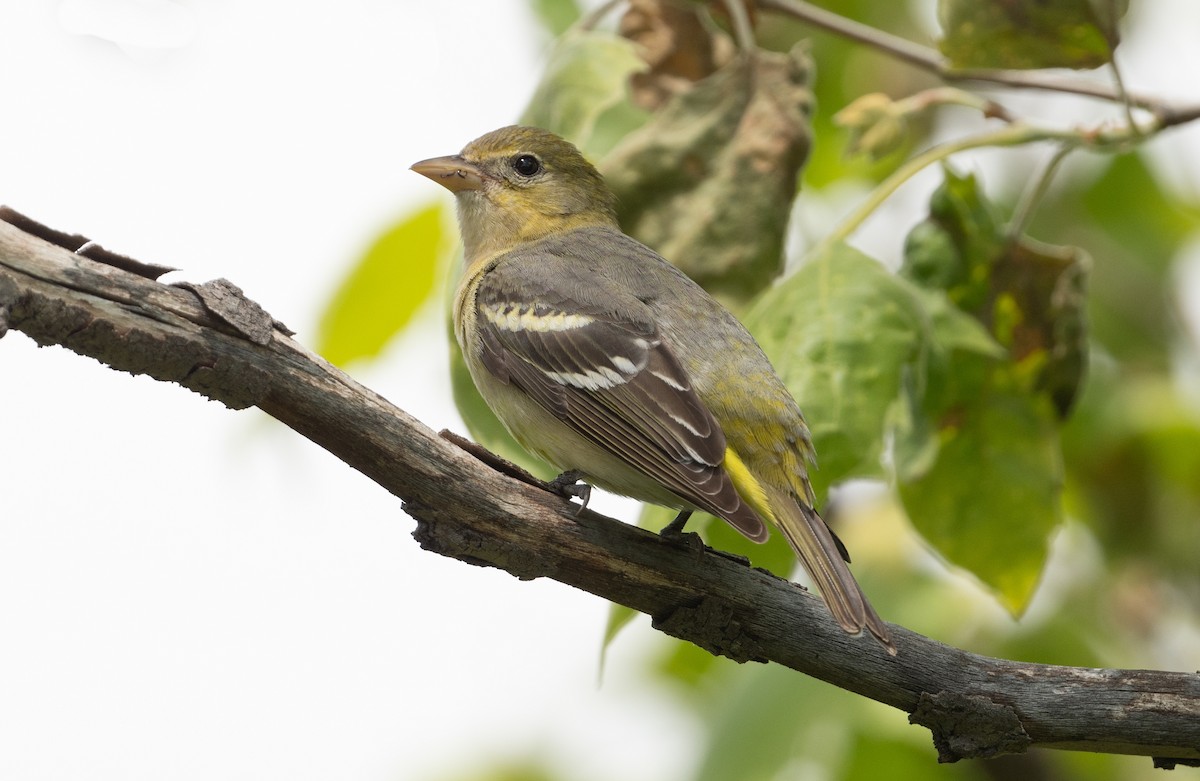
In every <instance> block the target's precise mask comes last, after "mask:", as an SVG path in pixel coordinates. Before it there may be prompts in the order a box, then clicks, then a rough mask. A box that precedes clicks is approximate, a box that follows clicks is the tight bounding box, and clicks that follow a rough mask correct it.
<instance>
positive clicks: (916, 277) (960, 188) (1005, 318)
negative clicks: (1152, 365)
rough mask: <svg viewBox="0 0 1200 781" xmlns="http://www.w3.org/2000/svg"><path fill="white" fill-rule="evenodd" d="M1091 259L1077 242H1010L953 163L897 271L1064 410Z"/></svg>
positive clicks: (1082, 336)
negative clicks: (967, 319) (988, 341)
mask: <svg viewBox="0 0 1200 781" xmlns="http://www.w3.org/2000/svg"><path fill="white" fill-rule="evenodd" d="M1090 268H1091V262H1090V260H1089V259H1088V258H1087V256H1086V255H1085V254H1084V253H1083V252H1082V251H1081V250H1079V249H1077V248H1075V247H1055V246H1051V245H1049V244H1044V243H1042V242H1037V241H1033V240H1032V239H1029V238H1027V237H1020V238H1018V239H1017V240H1013V239H1012V238H1011V237H1010V236H1008V234H1007V232H1006V230H1005V229H1004V227H1003V226H1002V225H1001V221H1000V219H999V218H998V217H997V215H996V214H995V210H994V209H993V207H992V206H991V204H990V203H988V202H987V201H986V200H985V199H984V198H983V197H982V195H981V193H980V191H979V185H978V182H977V181H976V180H975V177H973V176H958V175H956V174H955V173H954V172H953V171H952V170H950V169H949V168H947V169H945V179H944V181H943V183H942V185H941V186H940V187H939V188H938V189H937V190H936V191H935V192H934V194H933V196H932V198H931V199H930V208H929V219H928V220H926V221H925V222H923V223H921V224H920V225H918V226H917V227H916V228H914V229H913V231H912V232H911V233H910V234H909V237H908V240H907V242H906V244H905V256H904V265H903V267H902V269H901V274H902V275H904V276H905V277H907V278H909V279H912V280H913V281H915V282H917V283H918V284H920V285H921V286H922V287H924V288H926V289H930V290H939V291H945V292H946V294H947V296H949V299H950V301H952V302H954V303H955V304H957V305H958V307H959V308H961V309H962V310H965V311H966V312H968V313H970V314H971V315H972V316H974V317H975V318H976V319H977V320H978V321H979V322H980V323H982V324H983V325H984V326H985V327H986V328H987V329H988V330H989V331H990V332H991V334H992V336H993V337H994V338H995V339H996V340H997V341H998V342H999V343H1000V344H1001V345H1003V346H1004V347H1005V349H1006V350H1007V352H1008V354H1009V357H1010V358H1011V359H1012V361H1013V362H1014V364H1015V365H1016V367H1017V368H1019V370H1020V372H1021V373H1022V374H1023V376H1024V377H1025V378H1026V386H1027V387H1028V388H1030V389H1032V390H1039V391H1046V392H1047V393H1049V394H1050V396H1051V397H1052V398H1053V399H1054V403H1055V406H1056V407H1057V408H1058V410H1059V413H1060V414H1061V415H1063V416H1065V415H1066V414H1067V412H1068V411H1069V410H1070V408H1071V405H1072V403H1073V402H1074V399H1075V396H1076V394H1077V393H1078V390H1079V385H1080V383H1081V382H1082V379H1083V375H1084V370H1085V367H1086V361H1087V326H1086V321H1085V314H1086V304H1087V301H1086V295H1085V289H1086V286H1087V279H1088V274H1089V271H1090Z"/></svg>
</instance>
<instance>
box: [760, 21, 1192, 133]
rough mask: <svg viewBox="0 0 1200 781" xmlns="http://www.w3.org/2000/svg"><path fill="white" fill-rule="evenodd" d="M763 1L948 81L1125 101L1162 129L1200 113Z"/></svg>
mask: <svg viewBox="0 0 1200 781" xmlns="http://www.w3.org/2000/svg"><path fill="white" fill-rule="evenodd" d="M759 6H760V7H761V8H763V9H765V10H772V11H777V12H779V13H783V14H787V15H788V16H792V17H794V18H796V19H799V20H801V21H802V22H805V23H807V24H810V25H812V26H814V27H819V28H821V29H822V30H825V31H827V32H830V33H833V34H834V35H839V36H841V37H843V38H848V39H849V40H852V41H858V42H859V43H862V44H865V45H867V46H870V47H871V48H873V49H876V50H878V51H881V52H883V53H884V54H888V55H890V56H892V57H895V58H896V59H899V60H903V61H904V62H907V63H909V64H910V65H913V66H915V67H917V68H921V69H922V70H926V71H929V72H931V73H933V74H935V75H937V76H938V77H939V78H941V79H943V80H944V81H948V82H958V81H984V82H990V83H992V84H999V85H1002V86H1006V87H1019V88H1023V89H1037V90H1047V91H1052V92H1065V93H1069V94H1073V95H1082V96H1084V97H1089V98H1097V99H1100V100H1107V101H1112V102H1126V103H1128V104H1129V105H1133V106H1136V107H1138V108H1142V109H1145V110H1147V111H1150V112H1152V113H1153V114H1154V115H1155V117H1156V118H1157V119H1158V120H1159V126H1160V128H1166V127H1171V126H1172V125H1178V124H1182V123H1184V122H1190V121H1192V120H1194V119H1197V118H1200V105H1184V106H1178V105H1174V104H1172V103H1171V102H1169V101H1166V100H1163V99H1162V98H1159V97H1154V96H1150V95H1141V94H1138V93H1133V92H1130V93H1123V91H1122V90H1120V89H1118V88H1115V87H1113V86H1110V85H1106V84H1098V83H1095V82H1090V81H1082V80H1080V79H1071V78H1063V77H1061V76H1058V75H1056V74H1052V73H1046V72H1044V71H1018V70H1003V69H1000V68H963V69H955V68H954V67H952V66H951V65H950V63H949V62H948V61H947V60H946V58H945V57H943V56H942V55H941V54H940V53H939V52H938V51H936V50H935V49H931V48H929V47H927V46H921V45H920V44H917V43H913V42H912V41H910V40H907V39H905V38H901V37H899V36H896V35H892V34H891V33H887V32H884V31H882V30H878V29H876V28H874V27H871V26H869V25H865V24H862V23H861V22H856V21H854V20H853V19H847V18H846V17H844V16H839V15H838V14H835V13H832V12H830V11H826V10H825V9H823V8H818V7H817V6H814V5H812V4H810V3H806V2H804V0H759Z"/></svg>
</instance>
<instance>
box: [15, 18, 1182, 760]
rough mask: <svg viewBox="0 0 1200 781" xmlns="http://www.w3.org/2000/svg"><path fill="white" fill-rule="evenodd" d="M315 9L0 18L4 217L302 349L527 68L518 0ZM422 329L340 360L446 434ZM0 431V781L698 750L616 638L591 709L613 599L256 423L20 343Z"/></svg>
mask: <svg viewBox="0 0 1200 781" xmlns="http://www.w3.org/2000/svg"><path fill="white" fill-rule="evenodd" d="M1152 5H1156V6H1160V7H1161V6H1162V5H1167V4H1160V3H1157V2H1156V3H1153V4H1152ZM1170 5H1171V6H1173V7H1174V13H1175V15H1174V16H1170V15H1166V16H1164V21H1163V22H1161V23H1160V24H1157V25H1155V26H1153V27H1151V28H1150V30H1149V35H1151V36H1159V37H1158V38H1151V40H1153V41H1154V42H1155V44H1156V45H1159V46H1161V47H1162V50H1163V51H1173V52H1174V53H1176V54H1186V55H1187V56H1189V57H1192V63H1191V66H1189V67H1183V66H1181V65H1179V63H1180V62H1181V60H1179V59H1175V60H1174V66H1173V67H1174V69H1175V70H1174V72H1173V73H1168V74H1165V75H1164V73H1161V72H1155V71H1154V70H1153V69H1152V66H1150V65H1146V66H1145V67H1143V68H1142V69H1141V70H1138V68H1137V67H1133V68H1132V69H1131V72H1130V73H1128V74H1127V75H1128V76H1129V77H1130V80H1131V82H1133V83H1134V84H1135V85H1138V86H1141V87H1143V88H1146V89H1154V90H1155V91H1158V92H1161V93H1163V94H1174V95H1176V96H1178V97H1181V98H1182V97H1187V96H1188V94H1189V93H1190V94H1192V95H1195V88H1194V84H1193V83H1191V82H1190V81H1189V80H1188V78H1187V77H1185V76H1178V75H1176V74H1178V73H1179V72H1180V71H1183V72H1185V73H1191V74H1195V73H1197V72H1200V68H1198V67H1194V66H1195V64H1196V63H1195V57H1196V50H1197V48H1198V47H1195V46H1194V36H1195V35H1196V34H1197V33H1196V32H1195V31H1197V30H1200V20H1197V18H1196V17H1197V15H1198V14H1197V13H1196V11H1195V5H1193V4H1192V3H1191V1H1190V0H1180V1H1179V2H1174V3H1171V4H1170ZM320 8H321V9H323V10H315V9H318V5H317V4H306V3H286V2H280V1H279V0H276V1H275V2H266V1H265V0H264V1H256V2H235V1H234V0H223V1H214V2H206V3H202V2H198V1H194V0H193V1H191V2H178V3H171V2H167V0H141V1H140V2H139V1H138V0H91V1H90V2H88V1H87V0H62V1H61V2H58V1H56V0H41V1H39V2H34V1H33V0H21V2H17V1H16V0H8V1H7V2H5V3H4V4H3V7H2V9H0V80H2V83H3V84H4V87H5V105H6V108H7V110H6V111H5V112H4V119H3V124H0V202H2V203H5V204H8V205H10V206H12V207H14V208H16V209H18V210H19V211H22V212H24V213H26V214H28V215H29V216H31V217H33V218H34V219H37V220H40V221H42V222H44V223H46V224H48V225H50V226H52V227H54V228H58V229H61V230H65V231H68V232H79V233H83V234H86V235H88V236H90V237H91V238H93V239H95V240H97V241H99V242H100V243H101V244H103V245H104V246H105V247H108V248H110V249H112V250H114V251H117V252H122V253H125V254H129V255H132V256H133V257H135V258H138V259H141V260H145V261H149V262H156V263H165V264H168V265H172V266H176V267H179V268H180V269H182V272H181V273H179V274H176V275H172V277H170V279H172V280H179V279H186V280H190V281H196V282H202V281H206V280H209V279H213V278H216V277H227V278H229V279H230V280H232V281H234V282H235V283H237V284H238V285H240V286H241V287H242V288H243V289H245V291H246V292H247V294H248V295H249V296H250V297H252V298H254V299H256V300H258V301H259V302H260V303H262V304H263V305H264V306H265V307H266V308H267V309H268V311H270V312H271V313H272V314H273V315H275V316H276V317H278V318H279V319H281V320H283V321H284V322H286V323H287V324H289V325H290V326H291V327H293V328H295V329H297V331H298V332H299V333H298V336H297V338H298V339H299V340H301V341H303V342H305V343H308V344H311V343H312V340H313V333H314V326H315V322H316V318H317V314H318V310H319V307H320V306H321V305H322V304H323V302H324V301H325V300H326V299H327V297H328V295H329V293H330V291H331V290H332V289H333V287H334V286H335V285H336V284H337V282H338V280H339V279H340V278H341V276H342V274H343V273H344V272H345V270H346V267H347V264H348V263H349V262H351V260H352V259H353V258H355V257H356V256H357V254H358V253H359V252H360V251H361V250H362V249H363V248H364V245H365V244H366V243H367V242H368V241H369V240H370V239H371V237H373V236H374V235H376V234H377V233H378V232H379V231H381V230H383V229H385V228H386V227H387V226H388V225H390V224H391V223H392V222H393V221H394V220H395V219H396V218H397V217H398V216H400V215H401V214H402V213H404V212H405V211H406V210H407V209H408V208H409V207H411V206H413V205H416V204H418V203H421V202H424V201H427V200H429V199H431V198H434V197H444V196H442V195H441V194H440V193H438V192H435V191H436V188H435V187H434V186H433V185H431V184H430V183H429V182H428V181H426V180H424V179H422V178H421V177H419V176H417V175H415V174H412V173H410V172H408V170H407V167H408V165H409V164H410V163H412V162H413V161H415V160H418V159H422V158H425V157H430V156H433V155H439V154H447V153H451V152H455V151H457V150H458V149H459V148H461V146H462V145H463V144H464V143H466V142H467V141H469V140H470V139H472V138H474V137H475V136H477V135H479V134H481V133H483V132H485V131H487V130H490V129H492V128H494V127H498V126H500V125H503V124H507V123H509V122H511V121H513V120H514V119H515V117H516V116H517V114H518V112H519V111H520V109H521V108H522V107H523V105H524V103H525V101H526V99H527V98H528V96H529V94H530V93H531V91H532V88H533V85H534V84H535V82H536V79H537V76H538V72H539V65H540V62H539V51H540V48H541V46H540V43H541V40H540V39H539V38H538V37H537V36H538V31H537V28H536V26H535V25H534V24H533V22H532V20H531V18H530V17H529V13H528V11H527V10H526V3H525V2H524V0H507V1H506V2H499V1H498V0H442V1H441V2H417V1H416V0H392V1H391V2H387V1H386V0H356V1H354V2H347V3H340V4H333V3H327V4H322V5H321V6H320ZM1184 9H1186V10H1187V13H1190V14H1191V19H1190V21H1186V22H1181V21H1179V19H1180V15H1181V14H1184ZM87 32H91V33H92V34H91V35H88V34H83V33H87ZM1162 36H1174V37H1173V39H1171V38H1163V37H1162ZM106 39H107V40H106ZM114 39H115V40H117V41H118V42H121V43H125V44H126V45H125V46H118V45H117V44H116V43H114V42H113V41H114ZM1164 40H1167V41H1168V43H1165V44H1164V43H1163V41H1164ZM1169 40H1175V41H1177V42H1179V43H1178V44H1177V45H1176V44H1171V43H1169ZM1189 41H1190V43H1189ZM1184 44H1187V45H1186V46H1184ZM1140 45H1141V47H1142V48H1141V51H1142V52H1143V53H1144V54H1143V56H1144V55H1147V54H1150V53H1151V52H1150V49H1151V48H1152V47H1149V46H1147V45H1146V44H1140ZM1138 46H1139V44H1138V42H1136V41H1131V42H1129V44H1128V45H1127V48H1126V49H1125V51H1124V54H1126V55H1129V58H1130V59H1131V60H1137V56H1138V55H1137V53H1138V51H1139V49H1138V48H1137V47H1138ZM1180 47H1184V48H1180ZM1146 62H1147V63H1149V62H1151V60H1150V59H1149V58H1148V57H1147V58H1146ZM1187 135H1188V136H1190V139H1191V141H1190V143H1191V144H1192V149H1193V151H1194V149H1195V141H1196V133H1195V132H1192V131H1191V130H1189V131H1188V133H1187ZM1175 137H1176V138H1178V139H1182V138H1184V137H1185V134H1184V133H1182V132H1178V131H1177V133H1176V134H1175ZM1176 143H1177V142H1176V141H1173V140H1170V139H1168V144H1176ZM1160 148H1163V149H1166V148H1169V146H1167V145H1162V146H1160ZM1187 161H1188V162H1187V164H1186V165H1183V166H1180V170H1181V171H1182V173H1181V177H1180V181H1181V184H1182V185H1184V186H1191V187H1194V186H1195V185H1196V181H1197V180H1196V177H1195V172H1196V167H1195V156H1194V155H1193V156H1192V157H1190V158H1187ZM1189 172H1190V173H1189ZM896 235H898V234H897V233H896V232H895V230H894V229H892V230H890V231H888V237H889V240H890V241H891V243H892V244H894V243H895V236H896ZM891 251H893V252H894V251H895V249H894V247H893V248H892V250H891ZM437 318H438V315H436V314H431V315H430V316H429V317H427V318H426V324H425V327H424V330H422V331H420V332H418V333H416V334H412V335H410V336H409V337H408V338H406V339H405V340H402V343H400V344H398V345H396V346H395V348H394V349H393V350H392V352H391V354H390V356H389V357H388V359H387V360H386V361H384V362H382V363H381V364H380V365H379V366H377V367H375V368H372V369H370V370H358V371H355V372H354V373H355V374H356V376H357V377H358V378H359V379H360V380H362V381H363V382H365V383H366V384H368V385H370V386H371V387H373V388H375V389H376V390H378V391H379V392H381V393H383V394H384V395H385V396H387V397H388V398H389V399H391V400H392V401H393V402H395V403H396V404H397V405H399V406H400V407H402V408H404V409H406V410H407V411H409V412H411V413H412V414H414V415H415V416H417V417H418V418H420V419H421V420H423V421H424V422H425V423H426V424H428V425H429V426H430V427H432V428H435V429H437V428H443V427H450V428H456V429H459V430H461V424H460V423H459V421H458V418H457V414H456V413H455V412H454V411H453V408H452V406H451V405H450V402H449V390H448V383H447V380H446V370H445V353H444V348H443V346H442V341H441V340H442V338H443V337H442V331H441V326H440V323H439V322H438V320H437ZM0 442H2V443H3V445H4V451H5V454H6V458H5V459H4V461H3V465H2V467H0V778H4V779H85V778H86V779H109V778H120V779H130V780H133V779H161V778H171V779H181V780H186V779H211V778H221V779H225V780H228V781H236V780H238V779H265V778H289V779H329V778H339V779H364V780H372V781H373V780H374V779H416V778H439V777H443V776H444V775H445V774H448V773H452V772H453V771H455V770H465V769H468V768H472V767H475V766H478V765H483V764H485V763H487V762H488V761H489V760H490V759H492V758H495V757H520V756H523V755H525V754H527V753H537V752H541V751H545V752H547V754H548V755H549V756H550V758H551V760H552V761H553V762H554V763H555V764H557V766H559V767H560V768H562V769H563V770H564V772H565V773H569V774H570V777H572V778H577V779H583V780H584V781H590V779H601V778H622V779H631V780H632V781H638V779H647V780H649V779H663V778H669V777H673V776H676V775H677V774H678V773H679V772H681V771H683V770H685V769H686V767H687V763H688V762H689V761H690V758H691V756H692V753H693V746H692V741H693V740H694V739H695V736H696V734H697V732H696V730H695V728H694V726H693V725H691V724H689V723H688V722H687V720H686V718H684V717H682V716H681V715H679V714H677V713H675V712H674V711H672V710H671V709H670V708H669V706H668V705H666V704H664V703H663V702H661V701H660V700H659V699H658V698H656V697H655V696H654V694H653V693H652V692H651V693H645V692H644V691H643V690H642V688H641V682H640V681H639V680H637V678H636V672H634V671H633V668H634V667H635V665H632V664H622V663H621V660H622V658H628V657H629V656H632V655H636V654H638V653H639V652H640V651H641V647H640V643H641V642H642V641H641V640H639V639H638V633H633V634H632V635H631V636H626V637H624V638H622V640H621V642H619V643H618V644H617V646H616V648H615V652H614V654H615V655H614V658H612V659H610V664H609V669H608V674H607V677H606V682H605V685H604V686H603V688H600V689H597V687H596V685H595V680H596V659H597V650H598V645H599V640H600V635H601V631H602V627H603V621H604V616H605V611H606V605H605V603H603V602H602V601H601V600H599V599H596V598H593V597H590V596H588V595H584V594H581V593H580V592H577V591H574V590H571V589H569V588H567V587H565V586H560V585H558V584H555V583H551V582H534V583H520V582H518V581H516V580H515V579H513V578H512V577H510V576H508V575H507V574H504V573H500V572H497V571H495V570H482V569H477V568H472V567H468V566H466V565H464V564H462V563H459V562H456V561H451V560H448V559H443V558H441V557H438V556H436V555H432V554H429V553H425V552H423V551H421V550H420V549H419V547H418V546H417V545H416V543H415V542H414V541H413V540H412V539H411V537H410V534H411V532H412V529H413V526H414V524H413V522H412V521H411V520H409V519H408V518H407V517H406V516H404V515H403V514H402V513H401V511H400V507H399V502H397V501H396V500H395V499H394V498H393V497H391V496H390V495H388V494H387V493H386V492H384V491H383V490H382V489H380V488H378V487H377V486H375V485H374V484H373V483H371V482H369V481H368V480H367V479H366V478H363V477H362V476H360V475H358V474H357V473H356V472H354V471H352V470H351V469H350V468H349V467H346V466H344V465H343V464H342V463H341V462H339V461H337V460H336V459H334V458H333V457H331V456H329V455H327V454H326V453H324V452H323V451H321V450H320V449H318V448H317V447H315V446H313V445H311V444H309V443H308V442H307V441H306V440H304V439H302V438H301V437H299V436H298V435H295V434H293V433H292V432H290V431H288V430H286V429H285V428H283V427H282V426H280V425H277V424H274V423H273V422H271V421H269V420H268V419H266V417H265V416H263V415H262V414H261V413H258V412H257V411H247V412H241V413H232V412H229V411H228V410H226V409H224V408H223V407H221V406H220V405H218V404H216V403H213V402H208V401H205V400H203V399H202V398H200V397H199V396H196V395H195V394H192V393H190V392H188V391H185V390H182V389H180V388H179V387H177V386H174V385H165V384H162V383H157V382H154V381H152V380H149V379H146V378H130V377H129V376H127V375H122V374H117V373H115V372H113V371H111V370H108V369H105V368H102V367H100V366H98V365H96V364H95V363H94V362H92V361H90V360H89V359H84V358H81V357H79V356H76V355H74V354H71V353H68V352H66V351H63V350H60V349H57V348H50V349H44V350H39V349H36V348H35V347H34V346H33V344H32V342H30V340H28V339H27V338H26V337H25V336H24V335H22V334H19V333H10V334H9V335H8V336H7V337H6V338H4V339H3V340H0ZM604 507H605V505H603V504H602V505H601V509H604ZM607 507H608V509H610V510H611V509H612V508H613V507H614V505H611V504H610V505H607ZM621 515H622V516H623V517H627V518H628V517H631V513H630V512H628V511H627V510H626V511H622V512H621ZM615 746H619V747H620V750H619V751H616V750H613V747H615Z"/></svg>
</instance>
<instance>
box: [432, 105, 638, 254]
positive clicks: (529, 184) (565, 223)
mask: <svg viewBox="0 0 1200 781" xmlns="http://www.w3.org/2000/svg"><path fill="white" fill-rule="evenodd" d="M412 169H413V170H414V171H416V172H417V173H419V174H422V175H424V176H427V177H429V178H430V179H432V180H433V181H435V182H437V183H438V184H440V185H442V186H443V187H445V188H446V189H448V190H450V191H451V192H453V193H454V194H455V196H456V197H457V201H458V206H459V221H460V223H461V228H462V233H463V241H464V243H465V244H466V245H467V247H466V249H467V253H468V258H470V257H471V256H472V254H473V253H477V252H479V251H482V250H483V249H485V248H486V249H488V250H493V251H494V250H496V249H506V248H508V247H509V246H511V245H513V244H517V243H520V242H524V241H531V240H534V239H538V238H541V237H543V236H546V235H551V234H554V233H558V232H562V231H565V230H572V229H574V228H579V227H585V226H589V225H615V224H616V199H615V197H614V196H613V194H612V191H611V190H609V189H608V186H607V185H606V184H605V183H604V179H603V178H602V177H601V176H600V173H599V172H598V171H597V170H596V169H595V167H593V166H592V164H591V163H589V162H588V161H587V160H586V159H585V158H584V157H583V155H582V154H580V152H579V150H578V149H576V148H575V146H574V145H573V144H571V143H570V142H568V141H564V140H563V139H561V138H559V137H558V136H556V135H554V134H553V133H550V132H549V131H546V130H541V129H540V128H533V127H520V126H517V125H513V126H510V127H504V128H500V129H499V130H493V131H492V132H491V133H488V134H486V135H483V136H480V137H479V138H477V139H475V140H474V141H472V142H471V143H469V144H467V145H466V147H464V148H463V150H462V152H461V153H460V154H457V155H452V156H449V157H437V158H433V159H430V160H422V161H421V162H419V163H416V164H415V165H413V167H412Z"/></svg>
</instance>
